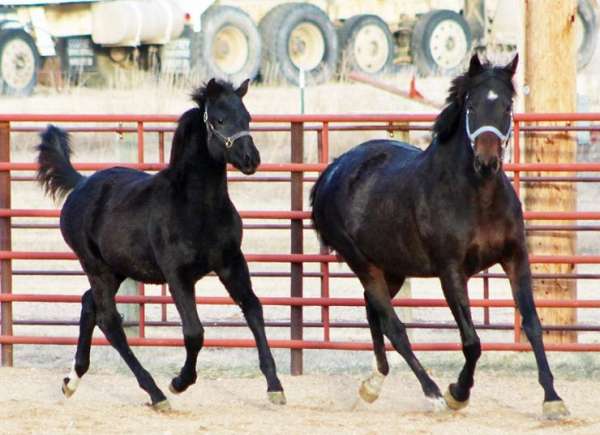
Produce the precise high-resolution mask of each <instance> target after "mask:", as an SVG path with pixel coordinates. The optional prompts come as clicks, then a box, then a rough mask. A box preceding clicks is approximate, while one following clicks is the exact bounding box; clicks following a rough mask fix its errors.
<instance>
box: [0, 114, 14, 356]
mask: <svg viewBox="0 0 600 435" xmlns="http://www.w3.org/2000/svg"><path fill="white" fill-rule="evenodd" d="M0 162H5V163H9V162H10V123H9V122H6V121H3V122H0ZM0 208H10V171H2V172H0ZM10 226H11V219H10V217H8V216H7V217H3V218H0V251H11V250H12V241H11V230H10ZM0 269H1V273H2V276H1V278H0V286H1V287H2V288H1V289H0V291H1V292H2V294H11V293H12V261H11V260H10V259H5V260H1V261H0ZM1 305H2V308H1V309H0V315H1V316H2V325H1V327H0V334H1V335H3V336H10V335H13V323H12V322H13V316H12V302H2V303H1ZM2 365H3V366H9V367H11V366H12V365H13V346H12V344H3V345H2Z"/></svg>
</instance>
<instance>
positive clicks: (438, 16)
mask: <svg viewBox="0 0 600 435" xmlns="http://www.w3.org/2000/svg"><path fill="white" fill-rule="evenodd" d="M445 20H453V21H455V22H456V23H458V24H459V25H460V27H461V28H462V30H463V32H464V33H465V37H466V40H467V50H466V51H465V56H464V58H463V60H462V61H461V62H460V63H459V65H458V66H456V67H455V68H449V69H443V68H440V67H439V66H438V65H437V63H436V62H435V60H434V59H433V56H432V54H431V50H430V47H429V40H430V39H431V34H432V33H433V30H434V29H435V27H436V26H437V25H438V24H439V23H440V22H441V21H445ZM472 45H473V40H472V36H471V30H470V28H469V24H468V23H467V21H466V20H465V19H464V17H463V16H462V15H460V14H457V13H456V12H454V11H450V10H446V9H440V10H435V11H431V12H428V13H426V14H425V15H422V16H421V17H420V18H419V19H418V20H417V23H416V24H415V27H414V29H413V32H412V36H411V41H410V47H411V54H412V57H413V64H414V65H415V66H416V67H417V72H418V73H419V74H420V75H422V76H431V75H439V74H442V75H455V74H457V73H458V72H460V71H461V70H462V66H463V63H464V61H465V60H466V59H467V58H468V56H469V52H470V51H471V46H472Z"/></svg>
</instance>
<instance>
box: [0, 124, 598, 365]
mask: <svg viewBox="0 0 600 435" xmlns="http://www.w3.org/2000/svg"><path fill="white" fill-rule="evenodd" d="M434 119H435V116H434V115H430V114H425V115H408V114H395V115H392V114H374V115H339V114H334V115H258V116H254V117H253V124H252V128H253V131H256V132H289V133H290V138H291V139H290V158H289V162H286V163H263V164H262V165H261V166H260V168H259V171H258V173H257V174H256V175H255V176H254V177H250V178H244V177H239V176H236V175H232V176H230V177H229V179H230V181H234V182H242V181H243V182H261V181H265V182H282V183H288V184H289V185H290V192H291V193H290V198H289V200H290V207H289V210H260V211H241V213H240V214H241V216H242V218H243V220H244V227H245V228H250V229H255V230H263V231H265V230H284V231H288V232H289V236H290V243H291V249H290V252H289V253H268V254H252V253H248V254H247V255H246V258H247V260H248V261H249V262H261V263H272V264H275V263H285V264H289V265H290V269H289V272H280V271H272V272H264V271H263V272H253V273H252V275H253V276H262V277H273V278H277V277H286V278H290V296H289V297H262V298H261V301H262V303H263V304H264V305H267V306H269V305H273V306H288V307H290V318H289V320H286V321H283V322H273V321H269V320H268V319H267V324H268V325H274V326H281V327H289V328H290V339H289V340H272V341H271V346H273V347H282V348H288V349H291V352H292V358H291V364H292V368H291V371H292V373H301V372H302V360H303V359H302V350H303V349H346V350H368V349H371V347H372V346H371V343H370V342H347V341H336V340H332V339H331V328H351V327H352V328H354V327H356V328H358V327H365V326H366V322H365V323H360V322H339V321H332V319H331V313H330V308H332V307H363V306H364V300H363V299H359V298H341V297H331V296H330V293H331V288H330V285H331V280H332V279H338V278H350V277H352V276H353V275H352V274H351V273H347V272H343V273H340V272H332V271H330V270H329V267H330V264H331V263H332V262H338V261H339V259H338V258H336V257H335V256H333V255H330V254H329V253H328V252H327V251H326V250H325V249H324V248H323V247H321V249H320V250H319V252H310V253H308V252H305V249H304V243H303V241H304V231H305V230H307V229H310V228H311V225H310V211H309V210H307V209H306V207H305V204H304V203H303V192H304V187H305V186H306V185H307V183H312V182H314V180H315V179H316V176H317V174H318V173H319V172H320V171H322V170H323V169H324V168H325V167H326V165H327V163H328V162H329V161H330V152H329V142H330V135H331V133H332V132H347V131H388V132H390V133H391V132H397V131H401V132H407V131H414V130H416V131H427V130H429V129H430V128H431V124H432V122H433V121H434ZM176 121H177V116H173V115H135V114H128V115H46V114H42V115H27V114H3V115H0V267H1V268H2V277H1V281H0V284H1V293H0V304H1V311H0V313H1V317H2V321H1V333H0V344H1V345H2V362H3V364H7V365H12V363H13V356H12V351H13V349H12V346H13V345H15V344H68V345H72V344H75V343H76V337H62V336H41V335H40V336H26V335H17V334H14V330H13V326H14V325H26V324H29V325H33V324H35V325H40V326H47V327H49V326H52V325H57V324H59V325H66V324H72V322H68V321H64V320H55V321H46V320H40V319H27V320H22V319H13V314H12V304H13V303H48V304H52V303H67V304H72V303H79V302H80V296H76V295H66V294H59V293H56V294H41V293H35V291H34V290H33V289H31V290H28V292H27V293H21V292H19V293H13V291H12V280H13V277H14V276H76V275H82V272H81V270H49V269H47V268H46V269H35V268H34V269H31V268H27V269H16V270H13V261H15V260H39V261H43V262H44V264H52V263H51V262H52V261H53V260H75V259H76V257H75V256H74V254H72V253H71V252H59V251H52V252H40V251H35V250H27V251H18V250H14V249H13V246H12V240H11V236H12V231H13V230H14V229H19V230H27V229H49V230H51V229H53V228H57V223H56V218H58V217H59V211H58V210H54V209H19V208H14V207H13V206H12V204H11V189H16V188H17V185H15V184H14V183H20V182H30V181H33V180H34V177H33V175H32V171H35V170H36V169H37V165H36V164H33V163H24V162H14V161H12V160H11V158H10V141H11V134H13V135H14V134H31V133H35V132H37V131H39V130H40V129H41V128H42V127H43V125H44V123H48V122H56V123H68V124H69V125H68V126H67V127H66V128H67V129H68V130H69V131H71V132H73V133H74V134H78V133H90V132H95V133H110V132H113V133H117V134H136V135H137V162H136V163H122V162H119V163H97V162H88V163H76V164H75V167H76V168H77V169H78V170H81V171H96V170H100V169H104V168H107V167H111V166H115V165H119V166H127V167H132V168H137V169H141V170H146V171H159V170H161V169H162V168H164V167H165V163H164V162H165V136H166V134H168V133H172V132H173V131H174V126H175V123H176ZM544 122H552V124H544ZM594 122H596V123H598V124H592V123H594ZM534 123H542V124H534ZM582 123H586V124H585V125H583V124H582ZM599 130H600V113H565V114H517V115H515V117H514V136H513V144H512V145H513V146H512V149H513V155H512V163H508V164H505V166H504V168H505V170H506V171H507V173H509V175H510V176H511V179H512V182H513V185H514V188H515V191H516V192H517V194H520V192H521V187H522V185H523V183H529V182H539V181H545V182H576V183H595V182H600V174H598V175H597V176H591V175H589V174H586V175H585V176H581V175H579V173H582V172H585V173H600V163H543V162H541V163H524V162H522V161H521V155H522V149H521V148H522V145H521V137H522V135H523V134H533V133H535V134H546V133H547V132H549V131H592V132H596V131H599ZM308 134H311V135H312V134H316V136H317V140H316V147H317V156H318V158H317V160H318V161H317V162H314V163H306V162H304V161H303V158H304V157H303V156H304V149H305V148H307V145H306V144H305V136H306V135H308ZM148 135H157V136H158V146H159V157H158V160H159V161H158V162H147V161H145V151H146V147H147V144H146V142H145V138H147V137H148ZM229 169H230V170H233V168H229ZM524 173H527V174H526V175H525V174H524ZM555 173H556V174H555ZM308 185H309V184H308ZM40 195H41V193H40ZM22 218H35V219H36V222H35V223H22V222H21V221H19V222H14V221H13V220H14V219H19V220H20V219H22ZM46 218H47V219H49V220H50V221H49V222H48V223H39V222H38V221H37V219H46ZM524 218H525V219H526V221H532V220H533V221H536V223H527V226H526V229H527V231H548V230H553V231H554V230H560V231H600V222H596V223H595V224H594V223H593V222H594V221H600V211H586V212H576V211H565V212H546V211H543V210H535V211H531V210H526V211H525V213H524ZM261 220H275V221H285V222H284V223H271V222H270V223H250V221H251V222H255V221H261ZM539 221H547V224H544V225H541V224H539ZM553 221H572V222H573V223H572V224H564V223H559V224H554V223H553ZM577 221H586V222H590V223H589V224H588V223H586V224H585V225H581V224H577ZM530 260H531V262H532V263H547V264H551V263H555V264H556V263H566V264H600V256H596V255H570V256H567V255H563V256H531V258H530ZM305 263H317V264H319V269H318V271H316V272H315V271H306V270H304V268H303V264H305ZM307 278H311V279H319V281H320V283H319V286H320V297H305V296H304V286H305V282H304V280H305V279H307ZM544 278H564V279H575V280H583V279H585V280H598V279H600V274H595V273H585V274H584V273H570V274H568V273H567V274H546V275H544V274H537V275H534V279H544ZM477 279H482V280H483V282H484V292H483V298H479V299H473V300H472V301H471V305H472V306H473V307H479V308H482V309H484V310H485V314H486V315H485V320H484V322H483V324H481V325H480V326H481V327H482V328H489V329H499V330H506V329H510V328H512V330H513V331H514V334H513V336H514V340H513V341H512V342H507V343H483V349H487V350H513V351H523V350H530V347H529V345H528V344H523V343H520V342H519V340H518V336H519V332H520V327H519V325H518V323H517V322H518V321H519V319H518V316H516V315H515V316H514V323H512V324H494V323H491V322H490V320H489V309H490V308H508V309H514V302H513V301H512V300H510V299H493V298H490V297H489V294H490V292H489V289H490V281H491V280H498V279H506V277H505V275H504V274H493V273H489V272H487V271H485V272H483V273H481V274H478V275H477ZM196 301H197V303H198V304H205V305H232V304H233V302H232V300H231V299H230V298H228V297H210V296H209V297H198V298H196ZM117 302H119V303H128V304H138V305H140V307H141V308H142V309H141V310H140V311H141V318H140V321H139V325H138V326H140V328H139V336H137V337H131V338H130V339H129V341H130V343H131V344H132V345H142V346H181V345H182V340H180V339H171V338H148V337H147V336H146V330H145V327H159V326H173V325H175V324H177V323H178V322H173V321H169V320H168V319H167V316H166V311H165V307H166V305H168V304H172V299H171V298H170V297H169V296H167V295H166V290H165V288H164V287H163V289H162V293H161V295H160V296H155V295H145V294H144V287H143V286H140V294H138V295H132V296H117ZM536 303H537V306H538V307H555V308H581V309H599V308H600V297H598V298H595V299H593V300H541V299H540V300H537V301H536ZM152 304H158V305H160V306H161V307H162V315H161V320H159V321H155V320H149V319H146V313H145V311H144V309H143V307H144V306H145V305H152ZM394 306H396V307H420V308H422V307H430V308H440V307H446V306H447V305H446V302H445V301H444V300H443V299H433V298H432V299H424V298H399V299H396V300H394ZM304 307H320V308H321V312H320V320H319V321H318V322H307V321H304V318H303V313H304V312H303V308H304ZM215 324H218V325H229V326H236V325H239V322H226V321H225V322H221V323H215ZM408 325H409V326H410V327H415V328H450V327H452V326H451V325H449V324H442V323H426V322H409V323H408ZM545 327H546V328H547V329H551V330H560V329H563V330H581V331H598V330H600V326H599V325H585V324H576V325H566V326H561V325H546V326H545ZM305 328H321V329H322V332H323V338H322V339H321V340H307V339H304V338H303V337H304V334H303V331H304V329H305ZM94 343H97V344H106V340H104V339H100V338H98V339H94ZM205 345H206V346H219V347H253V346H254V342H253V340H249V339H219V340H206V341H205ZM413 347H414V349H416V350H437V351H454V350H460V349H461V345H460V344H459V343H421V342H417V343H415V344H414V345H413ZM546 347H547V348H548V349H549V350H556V351H569V352H574V351H576V352H578V351H600V344H595V343H571V344H548V345H547V346H546Z"/></svg>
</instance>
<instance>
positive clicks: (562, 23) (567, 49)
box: [524, 0, 577, 343]
mask: <svg viewBox="0 0 600 435" xmlns="http://www.w3.org/2000/svg"><path fill="white" fill-rule="evenodd" d="M524 5H525V33H526V34H525V56H526V62H525V85H526V89H527V90H528V92H526V98H525V110H526V111H527V112H534V113H535V112H574V111H575V109H576V88H575V82H576V48H577V47H576V46H575V18H576V14H577V2H576V1H575V0H564V1H559V2H552V7H549V4H548V2H547V1H543V0H529V1H526V2H525V3H524ZM575 157H576V143H575V141H574V139H573V137H572V135H571V134H570V133H569V132H544V133H543V134H539V133H536V134H533V135H528V136H526V142H525V162H528V163H529V162H531V163H538V162H544V163H572V162H575ZM529 175H532V176H548V175H550V176H561V175H567V174H565V173H557V172H554V173H545V172H538V173H529ZM525 209H526V210H528V211H575V210H576V209H577V193H576V188H575V185H574V184H573V183H548V182H543V183H530V184H528V185H527V186H526V189H525ZM542 222H543V221H538V222H535V221H532V222H531V223H532V224H535V223H538V224H539V223H542ZM568 223H569V222H568V221H555V222H553V224H556V225H561V224H568ZM528 248H529V253H530V254H532V255H574V254H575V252H576V236H575V234H574V233H573V232H565V231H547V232H546V231H544V232H535V233H530V234H529V236H528ZM531 269H532V272H533V273H546V274H547V273H573V272H574V271H575V265H573V264H534V265H532V268H531ZM534 294H535V297H537V298H538V299H575V298H576V297H577V286H576V282H575V281H574V280H567V279H541V280H535V281H534ZM538 312H539V314H540V318H541V321H542V324H545V325H572V324H574V323H575V322H576V310H575V309H574V308H560V309H551V308H545V309H544V308H542V309H539V310H538ZM544 338H545V341H546V342H547V343H561V342H574V341H576V340H577V333H576V332H572V331H552V332H546V333H545V335H544Z"/></svg>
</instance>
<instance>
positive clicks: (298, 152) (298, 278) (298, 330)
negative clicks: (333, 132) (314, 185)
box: [290, 122, 304, 375]
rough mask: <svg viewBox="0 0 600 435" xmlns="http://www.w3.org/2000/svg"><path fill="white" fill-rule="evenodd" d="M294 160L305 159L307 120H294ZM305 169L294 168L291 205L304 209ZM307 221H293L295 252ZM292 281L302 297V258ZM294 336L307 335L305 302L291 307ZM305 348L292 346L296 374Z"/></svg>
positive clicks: (301, 244) (301, 245)
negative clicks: (305, 332)
mask: <svg viewBox="0 0 600 435" xmlns="http://www.w3.org/2000/svg"><path fill="white" fill-rule="evenodd" d="M291 144H292V145H291V146H292V152H291V160H292V163H302V162H303V160H304V124H303V123H301V122H293V123H292V128H291ZM303 180H304V173H303V172H292V181H291V192H290V193H291V209H292V210H293V211H301V210H302V207H303V202H304V201H303V195H304V192H303V185H304V183H303ZM303 227H304V222H303V220H302V219H292V222H291V240H290V242H291V253H292V254H302V253H303V252H304V235H303V231H304V228H303ZM290 267H291V282H290V286H291V288H290V293H291V296H292V297H302V295H303V293H304V292H303V276H302V275H303V270H304V268H303V265H302V263H301V262H293V263H292V264H291V266H290ZM290 321H291V332H290V335H291V339H292V340H302V337H303V335H304V334H303V331H302V328H303V322H304V319H303V310H302V306H292V308H291V318H290ZM302 355H303V352H302V349H292V350H291V367H290V372H291V374H292V375H301V374H302V369H303V361H302Z"/></svg>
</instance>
